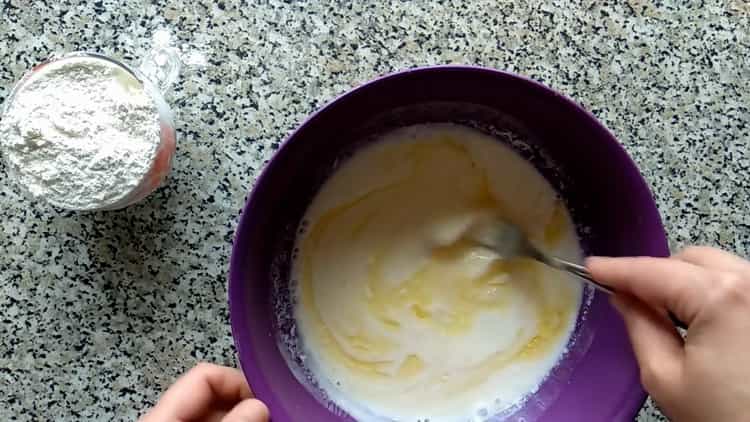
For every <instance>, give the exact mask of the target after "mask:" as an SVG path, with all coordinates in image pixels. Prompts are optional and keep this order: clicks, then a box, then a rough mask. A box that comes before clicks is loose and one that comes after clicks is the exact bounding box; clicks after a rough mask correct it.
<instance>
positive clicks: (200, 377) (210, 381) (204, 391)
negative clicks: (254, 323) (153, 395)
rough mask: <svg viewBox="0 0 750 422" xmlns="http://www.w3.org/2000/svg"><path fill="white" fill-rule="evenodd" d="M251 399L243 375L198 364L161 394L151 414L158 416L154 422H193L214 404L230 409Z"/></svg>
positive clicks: (230, 369) (227, 369) (217, 367)
mask: <svg viewBox="0 0 750 422" xmlns="http://www.w3.org/2000/svg"><path fill="white" fill-rule="evenodd" d="M251 397H252V393H251V392H250V388H249V387H248V385H247V382H246V381H245V377H244V376H243V375H242V372H240V371H238V370H236V369H234V368H227V367H224V366H218V365H212V364H208V363H201V364H198V365H197V366H196V367H194V368H193V369H191V370H190V371H188V373H187V374H185V375H183V376H182V377H181V378H180V379H178V380H177V382H175V384H174V385H173V386H172V387H170V388H169V390H167V392H166V393H164V395H163V396H162V398H161V400H159V403H158V404H157V405H156V407H154V409H153V410H152V411H151V414H152V415H154V416H158V417H155V418H154V420H174V419H186V420H192V419H196V418H200V417H201V416H204V415H205V414H206V413H207V412H209V411H211V410H212V409H213V408H215V407H216V404H217V403H219V404H223V405H224V406H225V407H227V408H231V407H232V406H233V405H234V404H235V403H238V402H240V401H242V400H245V399H249V398H251Z"/></svg>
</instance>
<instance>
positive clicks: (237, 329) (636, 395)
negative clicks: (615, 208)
mask: <svg viewBox="0 0 750 422" xmlns="http://www.w3.org/2000/svg"><path fill="white" fill-rule="evenodd" d="M435 71H457V72H458V71H464V72H468V73H485V74H492V75H497V76H503V77H508V78H511V79H515V80H518V81H519V82H522V83H525V84H527V85H530V86H531V88H533V89H537V90H540V91H542V92H544V93H545V94H547V95H551V96H553V97H556V98H558V99H560V100H562V101H563V102H564V103H565V105H566V106H568V107H571V108H572V109H574V110H575V111H576V112H577V113H579V114H581V115H583V116H585V117H587V118H588V119H589V120H590V121H591V122H592V123H593V124H594V125H595V126H597V128H598V129H599V130H601V131H602V132H603V133H604V134H606V135H607V136H609V138H610V139H611V140H612V141H613V144H614V146H615V150H616V151H617V153H618V154H619V155H620V156H622V157H623V158H625V160H623V162H624V163H626V165H627V166H628V167H630V168H631V169H630V170H632V172H633V174H634V175H635V176H637V178H638V180H640V181H641V182H642V183H643V186H644V187H645V189H646V190H647V191H648V192H649V194H650V195H651V197H652V198H653V192H652V191H651V187H650V186H649V185H648V183H647V181H646V180H645V178H644V177H643V176H642V175H641V173H640V171H639V170H638V167H637V166H636V164H635V163H634V162H633V160H632V159H631V158H630V155H629V154H628V153H627V151H626V150H625V148H624V147H623V146H622V144H621V143H620V142H619V140H618V139H617V137H616V136H615V135H614V134H613V133H612V131H611V130H610V129H609V128H607V127H606V126H605V125H604V124H603V123H601V122H600V121H599V119H598V118H597V117H596V116H595V115H594V114H593V113H591V112H590V111H589V110H587V109H586V108H584V107H583V106H582V105H581V104H579V103H577V102H576V101H574V100H573V99H572V98H570V97H568V96H567V95H565V94H563V93H561V92H558V91H557V90H555V89H553V88H550V87H548V86H547V85H545V84H543V83H542V82H539V81H537V80H534V79H532V78H531V77H528V76H525V75H520V74H517V73H513V72H509V71H505V70H499V69H494V68H490V67H485V66H476V65H454V64H445V65H429V66H418V67H413V68H408V69H403V70H399V71H395V72H391V73H387V74H383V75H380V76H377V77H375V78H373V79H370V80H368V81H366V82H364V83H361V84H359V85H356V86H354V87H353V88H351V89H349V90H347V91H345V92H344V93H342V94H339V95H338V96H336V97H335V98H334V99H333V100H331V101H329V102H327V103H326V104H324V105H323V106H321V107H319V108H318V109H317V110H315V111H313V112H312V113H311V114H310V115H309V116H307V118H305V119H304V120H303V121H302V123H301V124H299V125H298V126H296V127H295V128H294V129H293V130H292V131H291V132H289V134H288V135H287V136H286V137H285V138H284V140H283V142H282V144H281V146H280V147H279V149H278V150H277V151H276V152H274V154H273V155H272V156H271V158H270V159H269V161H268V163H267V164H266V166H265V168H263V170H261V173H260V174H259V175H258V177H257V179H256V180H255V183H254V185H253V186H252V188H251V190H250V193H249V195H248V196H247V198H246V201H245V203H244V205H243V207H242V213H241V215H240V218H239V222H238V224H237V229H236V230H235V234H234V239H233V242H232V253H231V256H230V260H229V271H228V274H227V283H228V288H227V299H228V302H229V320H230V327H231V332H232V338H233V340H234V345H235V348H236V350H237V360H238V363H239V366H240V369H241V370H242V371H243V373H244V374H245V378H246V379H247V382H248V384H249V385H250V388H251V389H252V391H253V392H254V393H255V395H256V396H257V397H259V398H262V400H263V401H264V402H265V404H266V405H267V406H268V408H269V409H271V410H273V409H280V408H283V405H282V404H281V403H280V400H279V399H278V398H277V397H276V396H275V395H274V394H273V392H272V391H271V388H270V387H269V386H268V385H267V383H266V382H265V380H264V379H263V375H262V373H261V371H260V370H259V369H258V368H257V366H256V365H247V366H243V365H242V361H243V356H244V357H249V356H250V355H251V354H252V353H251V352H249V351H246V347H245V345H247V346H248V347H247V348H250V347H249V346H250V345H252V344H253V343H254V340H253V336H252V335H249V334H246V333H249V331H250V330H249V328H248V327H247V323H246V322H245V321H246V318H245V309H244V308H243V307H242V306H240V303H239V302H240V300H241V299H240V298H239V297H238V294H237V293H233V292H234V291H236V289H237V288H236V287H234V284H235V282H233V279H234V278H235V277H232V274H233V273H234V272H235V271H236V270H234V269H235V268H237V267H239V265H240V263H239V259H240V257H239V255H238V253H237V248H236V244H237V240H238V238H239V236H240V234H241V233H242V232H243V229H244V227H245V226H246V225H247V224H248V221H249V220H250V218H251V217H250V216H249V213H248V212H247V211H248V209H249V205H250V204H251V203H252V201H253V198H254V196H255V195H256V192H257V187H258V186H260V185H261V184H263V183H264V181H265V179H266V178H268V174H269V173H270V172H271V171H272V169H273V168H275V167H276V166H278V160H275V158H276V156H278V155H281V154H282V153H283V151H285V150H286V149H288V148H289V144H290V143H291V141H292V140H293V139H294V137H295V136H296V135H297V133H298V132H300V131H301V130H302V129H304V128H305V127H306V126H308V125H309V124H310V123H312V122H313V121H315V120H316V119H317V118H318V116H319V115H321V114H323V113H325V112H327V111H328V110H329V109H330V108H332V107H333V106H334V105H335V104H336V103H338V102H340V101H341V100H343V99H344V98H346V97H349V96H350V95H354V94H355V93H357V92H359V91H361V90H363V89H366V88H368V87H370V86H372V85H376V84H379V83H382V82H383V81H386V80H389V79H391V78H400V77H403V76H405V75H409V74H413V73H423V72H425V73H427V72H435ZM654 209H655V211H656V212H655V213H654V215H653V217H654V218H655V221H654V222H655V223H657V224H658V226H659V227H661V228H662V230H663V227H664V224H663V221H662V219H661V215H660V214H659V212H658V210H657V209H656V205H655V204H654ZM631 372H632V373H633V375H634V379H636V380H637V385H636V386H635V388H634V389H633V390H632V392H631V393H628V394H627V396H626V398H625V399H624V400H623V402H624V406H623V407H621V408H620V409H619V411H618V410H616V411H615V413H614V414H613V415H612V416H613V418H616V417H625V418H627V419H628V420H630V419H633V418H635V416H636V415H637V414H638V412H639V411H640V409H641V407H642V406H643V403H644V402H645V401H646V398H647V396H648V395H647V394H646V392H645V391H644V390H643V387H642V386H641V384H640V382H639V381H638V380H639V379H640V376H639V374H640V370H639V368H638V366H637V365H634V366H633V367H632V368H631ZM260 380H263V381H262V382H261V381H260ZM272 417H273V416H272Z"/></svg>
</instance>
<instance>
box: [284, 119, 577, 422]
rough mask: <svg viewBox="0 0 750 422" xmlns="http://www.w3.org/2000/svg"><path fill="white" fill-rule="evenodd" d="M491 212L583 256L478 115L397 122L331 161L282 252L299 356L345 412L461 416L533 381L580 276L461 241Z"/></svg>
mask: <svg viewBox="0 0 750 422" xmlns="http://www.w3.org/2000/svg"><path fill="white" fill-rule="evenodd" d="M495 217H497V218H501V219H503V220H505V221H509V222H511V223H514V224H516V225H518V226H519V227H521V228H522V229H523V230H524V231H525V232H526V234H527V235H528V236H529V237H530V238H531V239H532V240H533V241H534V242H535V243H537V244H538V246H539V247H540V248H542V249H544V250H546V251H548V252H552V253H555V254H558V255H559V256H562V257H565V258H568V259H572V260H579V259H580V255H581V253H580V250H579V247H578V244H577V240H576V237H575V233H574V230H573V225H572V223H571V221H570V217H569V215H568V212H567V210H566V208H565V206H564V204H563V203H562V202H561V201H560V200H559V199H558V198H557V196H556V194H555V192H554V190H553V189H552V187H551V186H550V185H549V184H548V183H547V182H546V180H545V179H544V178H543V177H542V176H541V175H540V174H539V173H538V172H537V171H536V170H535V169H534V168H533V167H532V166H531V165H530V164H529V163H527V162H526V161H524V160H523V158H521V157H520V156H519V155H517V154H516V153H515V152H513V151H512V150H511V149H510V148H508V147H506V146H504V145H502V144H501V143H500V142H498V141H496V140H494V139H492V138H490V137H488V136H486V135H484V134H482V133H480V132H478V131H476V130H473V129H469V128H467V127H462V126H457V125H451V124H432V125H420V126H411V127H407V128H402V129H399V130H396V131H394V132H391V133H390V134H388V135H386V136H384V137H383V139H381V140H379V141H378V142H375V143H373V144H372V145H370V146H368V147H365V148H364V149H362V150H360V151H358V152H357V153H356V154H354V156H353V157H352V158H351V159H349V160H348V161H346V162H345V163H344V164H343V165H342V166H341V167H340V168H339V169H337V170H336V171H335V172H334V174H333V175H332V176H331V177H330V179H329V180H328V181H327V182H326V183H325V184H324V185H323V187H322V188H321V190H320V191H319V192H318V194H317V195H316V197H315V199H314V200H313V202H312V204H311V206H310V207H309V209H308V211H307V213H306V216H305V222H306V223H305V224H306V229H305V231H304V233H303V234H302V235H300V236H299V238H298V239H297V248H298V254H297V258H296V260H295V262H294V265H293V273H294V277H295V279H296V280H298V283H297V285H296V291H295V295H296V299H297V301H296V306H295V318H296V320H297V326H298V329H299V333H300V335H301V338H302V343H303V345H304V349H305V351H306V354H307V355H308V360H307V365H308V367H309V369H310V370H311V372H312V373H313V375H314V376H315V377H316V379H317V381H318V384H319V386H320V387H321V388H322V389H323V390H324V391H325V392H326V395H327V396H328V398H329V399H330V400H331V401H333V402H334V403H336V404H337V405H338V406H339V407H341V408H342V409H344V410H345V411H347V412H348V413H349V414H351V415H352V416H354V417H355V418H357V419H358V420H399V421H417V420H422V421H424V420H428V419H429V421H430V422H436V421H443V420H445V421H456V420H460V421H466V420H475V418H478V419H482V418H483V417H485V416H492V415H493V414H496V413H499V412H502V411H503V410H507V409H509V408H511V407H512V406H513V405H517V404H519V403H521V402H522V401H523V400H524V398H525V397H526V396H528V395H529V394H530V393H533V392H534V391H536V389H537V388H538V386H539V384H540V383H541V382H542V381H543V379H544V378H545V376H546V375H547V374H548V373H549V371H550V370H551V369H552V368H553V367H554V365H555V363H556V362H557V361H558V360H559V358H560V357H561V355H562V354H563V353H564V350H565V347H566V344H567V342H568V340H569V339H570V335H571V332H572V330H573V327H574V325H575V320H576V316H577V312H578V308H579V306H580V301H581V295H582V287H581V285H580V283H578V282H577V281H574V280H570V279H569V276H567V275H565V274H563V273H561V272H558V271H555V270H552V269H549V268H546V267H544V266H542V265H541V264H537V263H534V262H531V261H528V260H500V259H497V258H498V257H497V256H495V255H494V254H493V253H492V251H490V250H487V249H485V248H482V247H481V246H478V245H476V244H475V243H473V242H471V241H470V240H467V237H466V236H465V234H466V232H467V231H468V230H469V228H470V227H476V225H477V224H482V222H484V221H491V220H492V218H495Z"/></svg>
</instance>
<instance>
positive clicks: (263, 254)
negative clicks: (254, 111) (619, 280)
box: [229, 66, 668, 422]
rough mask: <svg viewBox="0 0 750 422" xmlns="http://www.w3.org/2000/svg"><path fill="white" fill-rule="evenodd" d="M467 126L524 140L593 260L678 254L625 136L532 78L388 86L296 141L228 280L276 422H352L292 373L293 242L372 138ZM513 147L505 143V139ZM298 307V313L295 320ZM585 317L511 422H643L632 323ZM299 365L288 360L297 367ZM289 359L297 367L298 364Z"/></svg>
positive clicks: (246, 218)
mask: <svg viewBox="0 0 750 422" xmlns="http://www.w3.org/2000/svg"><path fill="white" fill-rule="evenodd" d="M445 121H450V122H457V123H461V124H467V125H471V126H474V127H477V128H479V129H480V130H483V131H486V132H489V133H491V134H495V135H497V134H502V129H503V128H507V127H512V128H513V129H514V131H515V132H517V133H521V134H522V136H521V137H522V138H523V141H522V142H514V143H513V145H511V146H513V147H514V148H516V150H517V151H518V152H520V153H521V154H522V155H524V156H525V157H526V158H527V159H529V160H530V161H531V162H532V163H533V164H534V165H535V166H536V167H537V169H538V170H539V171H540V172H541V173H542V174H543V175H544V176H545V177H546V178H547V179H548V180H549V181H550V183H551V184H552V185H553V186H554V187H555V188H556V189H557V191H558V193H559V194H560V195H561V197H562V198H563V199H564V200H565V202H566V204H567V206H568V208H569V209H570V210H571V213H572V217H573V220H574V222H575V224H576V227H577V229H578V234H579V237H580V240H581V245H582V247H583V249H584V251H585V252H586V253H587V254H595V255H606V256H628V255H631V256H632V255H650V256H667V255H668V247H667V241H666V236H665V233H664V229H663V227H662V224H661V220H660V217H659V213H658V211H657V209H656V206H655V204H654V201H653V199H652V196H651V192H650V191H649V188H648V186H647V184H646V183H645V181H644V180H643V178H642V177H641V175H640V173H639V172H638V169H637V168H636V166H635V165H634V163H633V162H632V161H631V160H630V158H629V157H628V155H627V154H626V153H625V151H624V150H623V149H622V148H621V147H620V145H619V143H618V142H617V140H616V139H615V138H614V136H613V135H612V134H611V133H610V132H609V131H608V130H607V129H606V128H605V127H604V126H602V124H601V123H599V122H598V121H597V120H596V118H595V117H594V116H593V115H591V114H590V113H588V112H587V111H585V110H584V109H583V108H581V107H580V106H579V105H577V104H576V103H575V102H573V101H571V100H570V99H568V98H566V97H564V96H562V95H561V94H559V93H557V92H555V91H553V90H551V89H549V88H547V87H545V86H543V85H542V84H540V83H537V82H535V81H532V80H530V79H527V78H525V77H521V76H517V75H513V74H510V73H506V72H501V71H497V70H492V69H484V68H476V67H464V66H439V67H429V68H421V69H413V70H408V71H404V72H400V73H395V74H391V75H387V76H384V77H382V78H379V79H376V80H374V81H371V82H369V83H366V84H365V85H363V86H360V87H359V88H356V89H354V90H352V91H350V92H348V93H346V94H345V95H343V96H341V97H339V98H337V99H336V100H334V101H333V102H331V103H330V104H328V105H327V106H325V107H323V108H322V109H321V110H319V111H318V112H316V113H315V114H313V115H312V116H310V117H309V118H308V120H307V121H305V122H304V123H303V124H302V125H301V126H300V127H299V128H298V129H297V130H295V131H294V132H293V133H292V134H291V135H290V136H289V137H288V138H287V140H286V142H285V143H284V145H283V146H282V147H281V149H280V150H279V151H278V152H277V154H276V155H275V156H274V157H273V159H272V160H271V161H270V163H269V164H268V166H267V168H266V169H265V170H264V172H263V174H262V175H261V176H260V178H259V179H258V181H257V184H256V186H255V188H254V190H253V192H252V193H251V195H250V197H249V200H248V201H247V204H246V205H245V209H244V211H243V213H242V217H241V219H240V223H239V227H238V229H237V233H236V239H235V243H234V248H233V251H232V258H231V262H230V269H229V309H230V314H231V324H232V333H233V336H234V341H235V345H236V347H237V351H238V353H239V361H240V364H241V367H242V369H243V371H244V373H245V376H246V377H247V379H248V381H249V383H250V384H251V386H252V389H253V391H254V392H255V394H256V395H257V397H258V398H259V399H260V400H262V401H264V402H265V403H266V404H267V405H268V407H269V408H270V410H271V415H272V417H273V420H274V421H277V422H278V421H282V422H284V421H306V422H317V421H349V420H352V418H350V417H349V416H347V415H346V414H344V413H343V412H341V411H340V410H339V409H337V408H336V406H332V405H331V404H330V403H328V404H327V405H326V404H323V403H322V402H321V400H319V399H317V398H316V395H315V394H314V389H311V388H309V387H306V385H305V384H303V383H301V382H300V381H299V380H298V379H297V378H296V377H295V373H298V374H299V371H298V370H297V371H294V372H293V371H292V370H291V369H290V366H291V367H295V365H298V364H299V363H300V362H298V361H295V359H294V356H293V354H290V353H289V352H288V351H287V350H284V349H285V347H283V346H280V344H283V343H284V342H288V340H289V338H290V336H293V335H294V324H293V320H291V318H290V317H288V315H287V316H286V317H279V316H278V315H279V314H280V313H284V312H287V313H288V311H289V309H288V306H290V305H289V304H288V303H287V304H284V303H283V301H281V304H280V302H279V300H278V298H279V297H280V296H288V295H289V289H288V288H287V286H286V283H288V277H289V263H290V257H291V253H292V251H291V248H292V244H293V243H292V242H293V239H294V235H295V233H296V230H297V227H298V224H299V222H300V219H301V217H302V216H303V214H304V212H305V209H306V207H307V205H308V204H309V203H310V201H311V199H312V197H313V196H314V194H315V193H316V190H317V189H318V188H319V187H320V185H321V184H322V182H323V181H324V180H325V178H326V177H327V176H328V175H329V174H330V172H331V171H332V169H333V168H334V167H335V164H336V162H338V161H339V160H341V159H343V158H345V157H346V156H348V155H349V154H350V153H351V152H352V151H353V150H354V149H356V148H357V147H358V146H359V145H361V143H363V142H366V141H367V140H368V139H370V138H372V137H373V135H376V134H378V133H382V132H384V131H387V130H389V129H392V128H395V127H400V126H406V125H410V124H416V123H425V122H445ZM500 138H502V136H500V137H499V139H500ZM285 308H287V309H285ZM585 308H586V309H585V312H584V313H583V315H581V316H579V320H578V324H577V327H576V333H575V334H574V337H575V341H573V342H572V343H570V344H569V347H570V351H569V352H568V353H567V354H566V355H565V356H564V357H563V358H562V359H561V361H560V362H559V363H558V365H557V366H556V367H555V368H554V369H553V371H552V373H551V374H550V375H549V376H548V377H547V379H546V380H545V381H544V382H543V384H542V386H541V387H540V389H539V391H537V392H536V393H535V394H533V395H532V396H531V397H530V398H529V399H528V400H527V401H526V402H525V403H523V405H521V406H520V407H519V408H517V409H514V412H513V413H512V414H506V415H504V416H503V419H506V420H514V421H527V422H528V421H534V420H538V421H555V422H566V421H571V422H572V421H575V422H582V421H632V420H633V417H634V415H635V414H636V413H637V411H638V409H639V408H640V406H641V405H642V403H643V401H644V399H645V393H644V391H643V389H642V387H641V384H640V382H639V371H638V367H637V365H636V362H635V359H634V356H633V354H632V350H631V346H630V344H629V341H628V338H627V335H626V332H625V329H624V326H623V324H622V321H621V319H620V318H619V316H618V315H617V314H616V313H615V311H614V310H613V309H612V308H611V307H610V305H609V303H608V301H607V298H606V296H603V295H601V294H599V293H597V294H596V295H594V296H593V299H591V300H590V302H589V304H588V306H586V307H585ZM290 356H291V358H290ZM288 361H289V363H288Z"/></svg>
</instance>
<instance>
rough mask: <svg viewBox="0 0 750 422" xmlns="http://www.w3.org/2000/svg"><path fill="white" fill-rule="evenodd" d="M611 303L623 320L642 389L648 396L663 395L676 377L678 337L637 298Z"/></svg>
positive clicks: (679, 354) (679, 349)
mask: <svg viewBox="0 0 750 422" xmlns="http://www.w3.org/2000/svg"><path fill="white" fill-rule="evenodd" d="M612 304H613V305H614V306H615V308H617V310H618V311H619V312H620V314H621V315H622V318H623V320H624V321H625V326H626V327H627V330H628V336H629V337H630V342H631V344H632V345H633V351H634V352H635V356H636V359H637V360H638V366H639V367H640V368H641V382H642V383H643V386H644V387H645V388H646V390H648V391H649V392H650V393H652V394H657V395H658V394H660V393H665V392H666V391H665V390H667V389H669V387H670V385H671V384H672V383H674V382H677V381H678V380H679V377H680V370H681V367H682V366H681V363H682V355H683V353H684V349H683V340H682V337H680V335H679V334H678V333H677V331H676V330H675V328H674V326H672V323H671V322H670V321H669V320H668V319H666V318H665V317H664V316H663V315H661V314H659V313H657V312H656V311H654V310H653V309H652V308H650V307H648V306H647V305H645V304H644V303H643V302H641V301H639V300H637V299H634V298H632V297H628V296H625V295H617V296H613V297H612Z"/></svg>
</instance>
